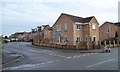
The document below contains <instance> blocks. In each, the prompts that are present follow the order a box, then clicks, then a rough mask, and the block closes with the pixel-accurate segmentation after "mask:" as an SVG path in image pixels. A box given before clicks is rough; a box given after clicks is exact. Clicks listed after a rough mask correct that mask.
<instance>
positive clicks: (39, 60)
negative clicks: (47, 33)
mask: <svg viewBox="0 0 120 72" xmlns="http://www.w3.org/2000/svg"><path fill="white" fill-rule="evenodd" d="M3 52H8V53H11V52H12V53H18V54H21V55H22V56H23V57H22V59H21V60H20V61H18V62H16V63H13V64H9V65H7V66H4V67H3V70H118V48H112V52H111V53H80V50H77V51H76V50H63V49H55V48H46V47H38V46H32V45H31V43H28V42H11V43H7V44H4V46H3Z"/></svg>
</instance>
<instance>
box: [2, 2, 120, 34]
mask: <svg viewBox="0 0 120 72" xmlns="http://www.w3.org/2000/svg"><path fill="white" fill-rule="evenodd" d="M118 1H119V0H114V2H113V0H1V3H0V13H1V16H2V17H1V16H0V18H2V19H1V20H3V21H1V23H2V22H3V24H5V25H6V26H7V25H13V27H14V28H13V29H14V30H15V27H16V26H18V27H19V25H21V26H28V28H26V29H27V30H30V29H31V28H32V27H33V26H35V25H39V24H50V25H53V24H54V22H55V21H56V19H57V18H58V17H59V15H60V14H61V13H68V14H72V15H76V16H80V17H89V16H95V17H96V18H97V20H98V22H100V24H102V23H103V22H105V21H114V22H116V21H117V20H118V5H117V4H118ZM12 21H13V22H12ZM14 21H15V22H14ZM18 22H21V23H18ZM10 23H11V24H10ZM5 25H4V26H5ZM36 27H37V26H36ZM4 28H6V27H4ZM21 28H22V27H21ZM26 29H25V28H23V30H26ZM16 30H17V28H16ZM4 32H5V33H6V32H7V31H4Z"/></svg>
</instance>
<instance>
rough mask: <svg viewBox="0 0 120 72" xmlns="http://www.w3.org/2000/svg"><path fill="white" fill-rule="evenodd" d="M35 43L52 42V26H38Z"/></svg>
mask: <svg viewBox="0 0 120 72" xmlns="http://www.w3.org/2000/svg"><path fill="white" fill-rule="evenodd" d="M33 43H34V44H36V45H41V44H49V43H52V28H51V27H50V26H49V25H42V26H39V27H37V31H36V35H35V38H34V39H33Z"/></svg>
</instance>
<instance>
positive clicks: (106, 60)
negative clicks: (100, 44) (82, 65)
mask: <svg viewBox="0 0 120 72" xmlns="http://www.w3.org/2000/svg"><path fill="white" fill-rule="evenodd" d="M112 60H114V59H110V60H106V61H102V62H99V63H96V64H93V65H89V66H87V68H89V67H93V66H96V65H100V64H103V63H105V62H110V61H112Z"/></svg>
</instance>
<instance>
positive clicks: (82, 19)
mask: <svg viewBox="0 0 120 72" xmlns="http://www.w3.org/2000/svg"><path fill="white" fill-rule="evenodd" d="M61 15H66V16H67V17H69V18H70V19H71V20H72V21H74V22H81V23H87V22H90V21H91V19H92V18H93V17H94V16H91V17H86V18H82V17H79V16H74V15H69V14H65V13H62V14H61Z"/></svg>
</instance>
